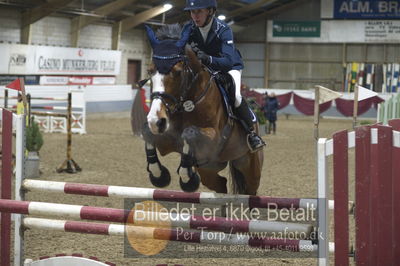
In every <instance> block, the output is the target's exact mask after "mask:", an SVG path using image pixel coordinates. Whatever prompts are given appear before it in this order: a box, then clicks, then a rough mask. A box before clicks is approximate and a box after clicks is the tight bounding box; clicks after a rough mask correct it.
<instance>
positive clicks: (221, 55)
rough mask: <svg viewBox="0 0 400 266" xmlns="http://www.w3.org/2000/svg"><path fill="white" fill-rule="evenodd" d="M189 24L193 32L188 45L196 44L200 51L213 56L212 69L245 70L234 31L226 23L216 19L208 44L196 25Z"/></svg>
mask: <svg viewBox="0 0 400 266" xmlns="http://www.w3.org/2000/svg"><path fill="white" fill-rule="evenodd" d="M189 23H191V28H192V31H191V33H190V37H189V40H188V43H189V44H190V43H192V42H194V43H196V44H197V46H198V48H199V49H200V50H202V51H203V52H205V53H206V54H208V55H210V56H211V64H210V66H209V67H210V68H212V69H213V70H215V71H222V72H228V71H230V70H232V69H236V70H240V69H243V67H244V66H243V61H242V56H241V54H240V52H239V51H238V50H237V49H236V48H235V45H234V43H233V33H232V29H231V28H230V27H229V26H228V25H227V24H226V23H224V22H223V21H221V20H219V19H218V18H215V17H214V18H213V22H212V25H211V28H210V31H209V32H208V35H207V39H206V42H204V40H203V36H202V35H201V33H200V30H199V28H198V27H197V26H196V24H195V23H194V22H193V21H191V22H189Z"/></svg>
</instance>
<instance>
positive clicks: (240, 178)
mask: <svg viewBox="0 0 400 266" xmlns="http://www.w3.org/2000/svg"><path fill="white" fill-rule="evenodd" d="M229 171H230V173H231V177H232V193H233V194H245V193H246V183H245V178H244V175H243V174H242V172H240V171H239V170H238V169H236V168H235V167H234V166H233V165H232V162H229Z"/></svg>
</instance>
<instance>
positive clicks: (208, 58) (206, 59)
mask: <svg viewBox="0 0 400 266" xmlns="http://www.w3.org/2000/svg"><path fill="white" fill-rule="evenodd" d="M197 58H199V59H200V61H201V62H202V63H203V64H204V65H206V66H208V65H210V64H211V56H209V55H208V54H206V53H205V52H203V51H202V50H199V51H198V52H197Z"/></svg>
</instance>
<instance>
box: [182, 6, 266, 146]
mask: <svg viewBox="0 0 400 266" xmlns="http://www.w3.org/2000/svg"><path fill="white" fill-rule="evenodd" d="M184 10H185V11H189V12H190V16H191V18H192V21H191V22H189V23H191V26H192V32H191V34H190V37H189V41H188V43H189V44H191V46H192V47H193V51H195V52H196V54H197V57H198V58H199V59H200V60H201V62H202V63H203V64H204V65H206V66H207V67H209V68H210V69H212V70H213V71H221V72H225V73H229V74H230V75H231V76H232V78H233V80H234V81H235V86H236V88H235V114H236V115H237V116H238V117H239V118H240V119H241V120H242V121H243V122H244V123H242V124H243V125H244V127H245V129H246V131H247V134H248V135H247V141H248V144H249V148H250V149H251V151H252V152H255V151H257V150H259V149H261V148H262V147H263V146H264V145H265V142H264V141H263V140H262V139H261V138H260V137H259V136H258V135H257V134H256V132H255V131H254V124H253V121H252V118H253V115H252V113H251V111H250V109H249V107H248V105H247V102H246V100H245V99H243V98H242V95H241V93H240V85H241V75H242V69H243V62H242V58H241V55H240V53H239V51H238V50H237V49H236V48H235V46H234V44H233V33H232V30H231V28H230V27H229V26H228V25H227V24H226V23H224V22H222V21H221V20H219V19H218V18H215V17H214V15H215V13H216V10H217V2H216V0H186V6H185V9H184Z"/></svg>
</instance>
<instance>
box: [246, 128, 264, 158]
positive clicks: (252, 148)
mask: <svg viewBox="0 0 400 266" xmlns="http://www.w3.org/2000/svg"><path fill="white" fill-rule="evenodd" d="M251 136H256V137H257V138H258V140H259V143H257V144H256V145H255V147H253V146H251V145H250V141H249V139H250V137H251ZM246 141H247V146H248V147H249V150H250V153H254V152H257V151H259V150H261V149H262V148H263V147H264V146H265V145H266V144H265V142H264V140H263V139H262V138H261V137H260V136H259V135H257V134H256V133H255V132H251V133H250V134H248V135H247V137H246Z"/></svg>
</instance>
